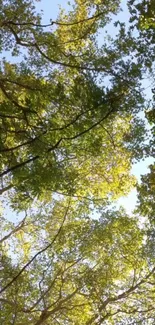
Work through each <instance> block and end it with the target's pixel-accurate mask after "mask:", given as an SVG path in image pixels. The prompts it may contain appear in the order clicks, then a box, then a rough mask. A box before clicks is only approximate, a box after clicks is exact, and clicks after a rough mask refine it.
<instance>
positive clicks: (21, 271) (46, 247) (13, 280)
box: [0, 202, 70, 294]
mask: <svg viewBox="0 0 155 325" xmlns="http://www.w3.org/2000/svg"><path fill="white" fill-rule="evenodd" d="M69 207H70V202H69V204H68V206H67V209H66V212H65V214H64V217H63V221H62V224H61V226H60V228H59V230H58V232H57V233H56V235H55V236H54V238H53V240H52V241H51V242H50V243H49V244H48V245H47V246H45V247H44V248H43V249H41V250H40V251H39V252H37V253H36V254H35V255H34V256H33V257H32V258H31V260H30V261H29V262H28V263H26V264H25V265H24V266H23V267H22V269H21V270H20V271H19V272H18V274H17V275H16V276H15V277H14V278H13V279H12V280H11V281H10V282H8V284H6V286H5V287H3V288H2V289H1V290H0V294H1V293H2V292H4V291H5V290H6V289H8V288H9V287H10V286H11V285H12V284H13V283H14V282H15V281H17V279H18V278H19V277H20V275H21V274H22V273H23V272H24V271H25V270H26V269H27V267H28V266H29V265H30V264H31V263H32V262H33V261H34V260H35V259H36V258H37V257H38V256H39V255H40V254H42V253H43V252H45V251H46V250H47V249H48V248H50V247H52V245H53V244H54V242H55V241H56V239H57V237H58V236H59V234H60V232H61V230H62V228H63V225H64V222H65V220H66V217H67V214H68V211H69Z"/></svg>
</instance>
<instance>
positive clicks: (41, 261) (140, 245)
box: [0, 199, 154, 325]
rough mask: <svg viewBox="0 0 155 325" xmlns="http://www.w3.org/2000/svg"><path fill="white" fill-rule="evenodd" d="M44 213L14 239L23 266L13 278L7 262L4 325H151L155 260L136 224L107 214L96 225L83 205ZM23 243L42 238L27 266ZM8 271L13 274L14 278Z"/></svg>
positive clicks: (121, 215)
mask: <svg viewBox="0 0 155 325" xmlns="http://www.w3.org/2000/svg"><path fill="white" fill-rule="evenodd" d="M44 209H45V208H44ZM44 209H42V210H44ZM45 210H46V212H45V211H44V212H43V211H40V212H38V214H35V215H31V216H27V217H28V219H27V222H26V224H25V227H23V229H22V232H23V234H22V236H20V235H19V232H18V235H17V233H16V234H15V235H14V239H13V237H12V239H11V240H12V241H14V243H15V254H16V265H12V266H11V268H12V271H11V272H10V266H9V271H7V268H8V262H7V263H6V261H5V260H6V258H7V257H5V259H4V260H3V262H2V266H1V267H2V269H3V271H2V278H3V280H2V284H1V299H0V303H1V306H2V310H3V313H2V315H1V322H2V321H3V320H4V324H6V323H8V322H13V321H14V324H26V323H27V322H29V324H57V323H59V324H64V323H66V324H87V325H88V324H96V323H99V324H102V323H103V322H106V324H120V323H121V322H123V320H124V321H126V322H127V321H129V322H130V323H132V320H133V319H134V321H137V322H139V321H141V323H142V324H145V320H146V319H149V318H153V316H154V307H153V305H152V302H153V299H154V293H153V286H154V267H153V266H152V264H153V263H154V261H153V259H152V261H150V260H149V259H148V258H147V255H146V253H145V251H146V248H145V244H144V236H145V232H144V230H141V229H140V228H139V227H138V223H137V221H136V219H132V218H128V217H127V215H125V212H124V211H122V212H121V211H117V212H116V211H113V212H110V211H107V212H103V213H102V214H101V218H100V220H98V221H97V220H92V218H88V217H86V216H87V214H88V210H86V208H85V206H84V205H81V204H79V203H78V202H75V201H74V202H73V201H71V200H68V199H67V200H65V201H64V200H61V202H60V199H59V200H56V201H55V204H54V205H53V207H52V206H50V205H49V204H48V206H46V209H45ZM28 228H29V235H27V231H28ZM30 228H31V231H30ZM42 229H44V233H43V230H42ZM19 231H20V230H19ZM24 236H25V238H26V237H27V236H28V237H29V240H30V239H33V237H35V241H34V244H33V240H32V241H31V243H32V246H31V247H30V251H29V254H28V255H29V256H26V259H25V253H24V251H23V253H22V252H21V251H20V253H18V252H19V250H18V247H19V246H20V247H21V243H22V246H23V247H24V245H23V240H24V239H23V238H24ZM15 238H16V239H15ZM10 244H11V242H10ZM18 245H19V246H18ZM33 245H34V246H33ZM40 247H41V248H40ZM8 254H9V250H8ZM3 272H6V273H8V272H10V273H9V274H8V276H7V279H6V277H5V278H4V277H3ZM4 279H5V280H4ZM147 295H149V297H150V298H149V300H147ZM135 300H136V301H137V302H136V305H135V302H134V301H135ZM6 314H7V318H6Z"/></svg>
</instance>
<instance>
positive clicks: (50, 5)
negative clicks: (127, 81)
mask: <svg viewBox="0 0 155 325" xmlns="http://www.w3.org/2000/svg"><path fill="white" fill-rule="evenodd" d="M70 2H71V1H70ZM59 5H61V6H62V7H63V8H65V9H67V8H69V7H68V5H67V1H65V0H56V1H49V0H41V1H40V2H36V8H37V11H38V12H41V10H43V11H44V14H43V20H42V22H43V23H44V24H48V23H49V21H50V19H53V20H55V19H56V17H57V15H58V12H59ZM122 9H123V11H122V12H120V14H119V19H121V20H122V21H126V22H127V21H128V17H129V14H128V11H127V7H126V1H125V0H122ZM117 20H118V16H117ZM107 29H108V32H109V33H111V34H112V35H113V34H114V33H115V29H114V27H113V24H112V23H111V24H109V26H108V28H107ZM102 38H103V33H102V30H101V31H100V35H99V42H100V41H101V42H102ZM2 56H4V54H3V53H2ZM7 58H8V59H10V55H9V53H8V55H7ZM144 87H145V89H146V91H145V92H146V95H147V97H148V98H149V97H150V95H151V92H150V81H149V80H147V79H145V80H144ZM151 163H153V159H151V158H148V159H146V160H145V161H141V162H138V163H137V164H135V165H133V167H132V171H131V172H132V173H133V174H134V175H135V176H136V177H137V178H138V180H139V181H140V176H141V175H143V174H146V173H147V172H148V165H150V164H151ZM136 200H137V195H136V190H135V189H133V190H132V191H131V193H130V194H129V195H128V196H127V197H123V198H121V199H119V200H118V204H117V206H118V207H119V206H120V205H122V206H124V207H125V208H126V210H127V212H128V213H131V212H132V210H133V209H134V207H135V204H136ZM5 215H6V216H7V217H8V219H9V220H16V218H17V215H16V214H15V213H13V212H11V210H10V209H9V208H6V210H5Z"/></svg>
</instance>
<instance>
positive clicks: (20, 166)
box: [0, 0, 155, 325]
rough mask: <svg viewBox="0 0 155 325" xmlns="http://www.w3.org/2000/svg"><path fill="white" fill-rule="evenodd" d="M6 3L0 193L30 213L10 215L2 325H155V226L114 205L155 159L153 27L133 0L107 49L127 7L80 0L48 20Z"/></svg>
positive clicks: (0, 77) (0, 288)
mask: <svg viewBox="0 0 155 325" xmlns="http://www.w3.org/2000/svg"><path fill="white" fill-rule="evenodd" d="M0 4H1V11H0V21H1V23H0V24H1V29H2V36H1V40H0V42H1V46H0V47H1V51H2V54H3V53H4V56H5V58H4V59H3V60H2V63H1V68H0V130H1V139H0V158H1V159H0V177H1V189H0V194H2V195H3V194H4V197H5V200H7V204H11V205H12V207H13V209H14V210H17V211H20V212H21V211H22V213H23V212H25V214H24V216H23V219H22V220H20V221H19V223H13V222H9V221H7V219H6V218H5V217H4V214H3V213H2V216H1V224H2V231H1V239H0V245H1V259H0V268H1V273H0V277H1V285H0V308H1V310H2V313H1V315H0V322H1V323H2V324H4V325H8V324H14V325H25V324H30V325H39V324H44V325H51V324H52V325H56V324H74V325H77V324H78V325H91V324H93V325H95V324H110V325H112V324H116V325H117V324H118V325H120V324H130V325H131V324H138V323H140V324H146V322H148V323H149V324H153V322H154V318H155V314H154V283H155V282H154V274H155V260H154V253H153V246H151V238H153V236H154V232H153V227H152V225H150V224H149V223H148V224H146V225H145V224H144V225H143V227H141V226H140V221H139V219H138V217H137V216H136V215H134V216H132V217H131V216H130V217H129V216H128V215H127V214H126V213H125V211H124V210H122V209H121V210H120V211H116V210H114V209H112V207H111V203H112V204H113V203H114V202H115V200H116V199H117V198H118V197H120V196H122V195H126V194H127V193H128V192H129V190H130V189H131V188H132V186H134V185H135V183H136V179H135V178H134V177H133V176H132V175H131V173H130V170H131V166H132V163H133V161H135V160H136V161H137V160H139V159H141V158H144V157H145V155H146V153H148V152H149V151H148V149H149V148H148V145H146V144H145V142H144V140H146V137H147V135H146V130H145V123H144V121H143V119H141V118H140V116H139V113H140V112H145V111H146V108H147V103H146V100H145V95H144V92H143V87H142V80H143V77H144V74H145V73H146V72H149V73H150V72H151V73H152V71H153V64H152V61H153V57H154V52H153V49H152V40H153V32H152V30H151V29H149V30H146V31H144V30H143V29H141V28H140V27H139V23H138V22H139V21H140V15H141V12H140V13H139V15H138V18H137V19H138V22H137V20H136V21H135V18H134V17H133V16H134V15H133V14H134V12H133V8H134V6H135V3H134V2H133V1H132V2H131V1H129V2H128V5H129V9H131V10H130V13H131V16H132V17H131V18H134V19H133V20H132V19H131V25H130V26H129V30H126V26H125V24H123V23H121V22H115V28H116V29H115V30H116V31H117V32H116V36H114V37H112V36H110V35H107V37H105V39H104V40H103V42H102V44H101V45H100V46H99V45H98V33H99V32H100V30H101V29H102V30H103V29H104V28H105V29H106V28H107V27H108V23H109V22H110V21H111V20H112V17H113V15H114V14H117V13H118V12H119V10H120V8H121V5H120V1H115V3H114V1H111V0H110V1H104V2H103V1H100V0H97V1H93V0H92V1H88V2H87V1H84V0H75V1H74V4H73V5H72V6H70V10H69V11H68V12H65V11H63V10H61V11H60V13H59V16H58V18H57V19H55V20H53V19H52V20H51V21H50V22H49V23H48V22H47V24H46V25H43V24H42V17H41V15H40V14H38V13H36V10H35V3H34V2H33V1H29V0H25V1H21V0H11V1H7V0H4V1H1V3H0ZM138 10H139V9H138ZM134 21H135V23H134ZM105 29H104V31H105ZM135 29H136V30H138V33H139V34H138V36H140V37H139V39H137V38H136V37H135V35H134V31H135ZM147 35H151V36H150V38H149V41H148V42H147ZM148 44H149V47H148V53H147V54H145V50H146V48H147V45H148ZM6 51H7V52H9V53H10V55H11V56H12V57H11V58H10V60H9V59H8V58H7V56H6ZM13 57H14V58H13ZM150 111H152V110H150ZM151 114H152V113H148V115H149V116H152V115H151ZM149 118H150V117H149ZM146 177H147V176H146ZM152 193H153V191H152V192H151V195H153V194H152ZM146 207H147V205H146ZM141 215H143V211H142V213H141ZM145 215H146V213H145ZM93 217H95V218H93Z"/></svg>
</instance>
